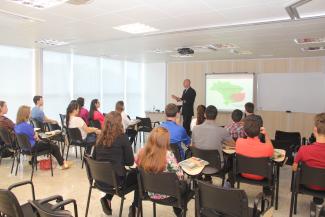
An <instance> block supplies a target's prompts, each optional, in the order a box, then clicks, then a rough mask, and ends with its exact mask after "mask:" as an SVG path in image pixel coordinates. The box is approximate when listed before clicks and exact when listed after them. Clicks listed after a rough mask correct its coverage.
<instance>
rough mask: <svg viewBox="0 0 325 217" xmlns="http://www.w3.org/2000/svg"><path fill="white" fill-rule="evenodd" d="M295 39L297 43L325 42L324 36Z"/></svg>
mask: <svg viewBox="0 0 325 217" xmlns="http://www.w3.org/2000/svg"><path fill="white" fill-rule="evenodd" d="M294 41H295V42H296V43H297V44H313V43H325V37H323V38H296V39H294Z"/></svg>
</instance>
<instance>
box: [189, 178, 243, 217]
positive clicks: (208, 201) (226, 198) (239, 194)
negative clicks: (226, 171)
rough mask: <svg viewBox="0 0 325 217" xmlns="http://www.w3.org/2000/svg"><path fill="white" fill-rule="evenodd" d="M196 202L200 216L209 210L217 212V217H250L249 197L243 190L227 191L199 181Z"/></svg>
mask: <svg viewBox="0 0 325 217" xmlns="http://www.w3.org/2000/svg"><path fill="white" fill-rule="evenodd" d="M195 200H196V210H197V211H198V212H200V215H199V216H201V213H202V212H203V213H204V211H206V210H207V209H210V210H213V211H214V212H216V215H215V216H216V217H217V216H224V215H225V216H232V217H248V216H249V214H248V213H249V212H248V210H249V207H248V199H247V195H246V193H245V191H244V190H241V189H230V188H229V189H225V188H222V187H219V186H216V185H212V184H209V183H206V182H202V181H198V187H197V189H196V195H195ZM218 214H219V215H218ZM207 216H210V215H207Z"/></svg>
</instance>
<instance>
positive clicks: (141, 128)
mask: <svg viewBox="0 0 325 217" xmlns="http://www.w3.org/2000/svg"><path fill="white" fill-rule="evenodd" d="M136 119H137V120H140V122H139V123H138V125H137V126H138V133H140V142H141V134H142V137H143V141H144V133H150V132H151V130H152V123H151V119H150V118H141V117H136ZM137 137H138V136H137ZM137 137H136V138H137ZM136 140H137V139H136Z"/></svg>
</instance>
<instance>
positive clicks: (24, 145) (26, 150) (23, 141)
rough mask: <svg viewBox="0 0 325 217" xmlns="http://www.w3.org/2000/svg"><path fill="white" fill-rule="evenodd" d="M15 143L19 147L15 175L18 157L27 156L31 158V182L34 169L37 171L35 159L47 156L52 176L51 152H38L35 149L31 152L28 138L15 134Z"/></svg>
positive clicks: (49, 150)
mask: <svg viewBox="0 0 325 217" xmlns="http://www.w3.org/2000/svg"><path fill="white" fill-rule="evenodd" d="M16 137H17V143H18V146H19V153H18V158H17V165H16V173H15V175H17V171H18V164H19V162H20V155H28V156H31V157H32V160H31V165H32V173H31V177H30V180H33V175H34V168H35V167H36V170H37V157H38V156H41V155H49V156H50V161H51V175H52V176H53V162H52V154H51V153H52V150H51V149H50V148H49V149H48V150H44V151H40V152H38V151H37V149H36V150H34V151H32V145H31V144H30V143H29V140H28V137H27V135H25V134H16Z"/></svg>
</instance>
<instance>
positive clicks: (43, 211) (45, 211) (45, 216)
mask: <svg viewBox="0 0 325 217" xmlns="http://www.w3.org/2000/svg"><path fill="white" fill-rule="evenodd" d="M49 200H52V198H50V199H44V200H39V201H35V200H33V201H29V203H30V205H31V206H32V208H33V210H34V211H35V212H37V214H38V216H39V217H73V215H72V214H71V212H70V211H68V210H64V207H65V206H66V205H68V204H70V203H72V204H73V208H74V217H78V207H77V202H76V200H73V199H68V200H64V201H63V198H60V200H59V202H58V203H57V204H55V205H53V206H46V203H48V202H49Z"/></svg>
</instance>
